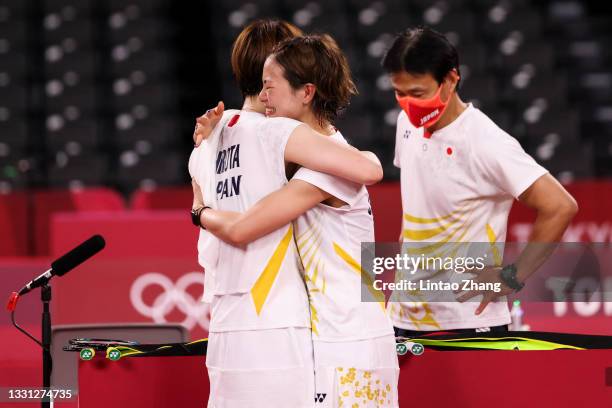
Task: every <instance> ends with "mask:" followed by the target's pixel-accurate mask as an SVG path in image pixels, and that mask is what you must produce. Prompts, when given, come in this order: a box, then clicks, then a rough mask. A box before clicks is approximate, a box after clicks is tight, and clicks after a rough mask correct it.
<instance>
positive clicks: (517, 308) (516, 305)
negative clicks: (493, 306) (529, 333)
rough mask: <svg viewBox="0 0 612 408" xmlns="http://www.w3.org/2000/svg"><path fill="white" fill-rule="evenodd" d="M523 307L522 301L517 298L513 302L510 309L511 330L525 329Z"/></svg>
mask: <svg viewBox="0 0 612 408" xmlns="http://www.w3.org/2000/svg"><path fill="white" fill-rule="evenodd" d="M523 314H524V311H523V308H522V307H521V301H520V300H518V299H516V300H515V301H514V302H512V308H511V309H510V318H511V319H512V322H511V323H510V330H511V331H521V330H523Z"/></svg>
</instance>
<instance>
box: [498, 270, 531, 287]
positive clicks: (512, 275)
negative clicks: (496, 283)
mask: <svg viewBox="0 0 612 408" xmlns="http://www.w3.org/2000/svg"><path fill="white" fill-rule="evenodd" d="M516 272H517V271H516V266H515V265H514V264H510V265H506V266H504V267H503V268H502V269H501V271H500V272H499V277H500V278H501V280H502V281H503V282H504V283H505V284H506V285H507V286H508V287H509V288H511V289H514V291H515V292H518V291H520V290H521V289H523V287H524V286H525V284H524V283H521V282H519V281H518V280H517V279H516Z"/></svg>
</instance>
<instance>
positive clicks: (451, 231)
mask: <svg viewBox="0 0 612 408" xmlns="http://www.w3.org/2000/svg"><path fill="white" fill-rule="evenodd" d="M473 208H474V207H470V206H469V205H466V206H464V207H462V208H460V209H457V210H455V211H452V212H450V213H448V214H446V215H443V216H441V217H437V218H425V217H417V216H415V215H412V214H408V213H404V220H405V221H406V222H408V223H412V224H417V225H418V226H420V227H421V228H422V227H423V226H425V225H427V224H433V225H431V226H430V228H426V229H417V228H404V230H403V231H402V236H403V237H404V238H405V239H406V240H409V241H413V242H414V241H425V240H428V239H431V238H434V237H437V236H440V237H439V238H438V239H436V240H435V242H434V243H431V244H429V245H426V246H422V247H418V248H412V247H409V248H406V249H405V250H406V252H407V253H408V254H410V255H421V254H422V255H429V256H432V255H433V256H434V257H436V258H438V257H439V258H443V257H444V256H445V255H447V254H449V253H452V254H453V255H456V252H457V251H458V248H459V245H460V243H461V242H462V240H463V238H464V237H465V236H466V235H467V233H468V231H469V225H470V223H469V221H470V216H471V214H472V212H473ZM458 223H459V225H457V224H458ZM444 233H446V236H441V235H442V234H444ZM453 238H455V239H454V241H455V242H454V243H453V244H451V245H450V246H449V244H448V243H449V242H450V241H451V240H452V239H453ZM412 295H413V296H416V298H417V299H418V301H417V302H415V306H414V307H412V308H411V307H400V308H399V310H398V311H397V314H398V315H399V317H400V319H401V318H404V317H407V318H408V319H410V321H411V322H412V324H414V326H415V328H416V329H417V330H419V329H421V328H423V329H425V328H426V327H423V326H429V327H434V328H438V329H440V325H439V323H438V322H437V321H436V319H435V318H434V313H433V310H432V309H431V306H429V304H428V303H427V302H425V301H424V299H423V297H422V295H420V294H419V293H413V294H412ZM411 309H414V313H413V310H411ZM392 310H395V308H392ZM419 311H421V312H424V314H423V316H422V317H418V314H419Z"/></svg>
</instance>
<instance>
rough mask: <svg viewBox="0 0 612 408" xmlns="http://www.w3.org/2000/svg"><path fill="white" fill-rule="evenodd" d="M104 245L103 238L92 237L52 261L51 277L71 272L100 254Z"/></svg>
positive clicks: (99, 236) (98, 236)
mask: <svg viewBox="0 0 612 408" xmlns="http://www.w3.org/2000/svg"><path fill="white" fill-rule="evenodd" d="M104 245H106V242H104V238H102V236H101V235H94V236H93V237H91V238H89V239H88V240H87V241H85V242H83V243H82V244H81V245H79V246H78V247H76V248H74V249H73V250H72V251H70V252H68V253H66V254H64V255H63V256H62V257H60V258H58V259H56V260H55V261H53V263H52V264H51V270H52V271H53V275H57V276H62V275H63V274H65V273H66V272H68V271H71V270H72V269H74V268H76V267H77V266H79V265H80V264H82V263H83V262H85V261H86V260H88V259H89V258H91V257H92V256H94V255H95V254H97V253H98V252H100V251H101V250H102V249H103V248H104Z"/></svg>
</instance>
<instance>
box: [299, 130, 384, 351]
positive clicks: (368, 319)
mask: <svg viewBox="0 0 612 408" xmlns="http://www.w3.org/2000/svg"><path fill="white" fill-rule="evenodd" d="M332 137H333V139H334V140H336V141H338V142H341V143H346V140H344V138H343V137H342V135H341V134H340V133H336V134H334V135H333V136H332ZM293 179H300V180H303V181H306V182H308V183H310V184H312V185H315V186H317V187H319V188H320V189H321V190H324V191H326V192H328V193H329V194H331V195H333V196H334V197H336V198H339V199H340V200H342V201H344V202H345V203H347V205H345V206H343V207H340V208H334V207H330V206H328V205H324V204H318V205H317V206H316V207H314V208H312V209H311V210H309V211H308V212H306V213H305V214H304V215H302V216H300V217H299V218H298V219H297V220H296V221H295V222H294V225H295V233H296V241H297V244H298V250H299V252H300V256H301V258H302V263H303V265H304V269H305V277H306V283H307V286H308V292H309V294H310V307H311V325H312V333H313V339H315V340H321V341H350V340H362V339H369V338H374V337H380V336H384V335H388V334H392V333H393V326H392V324H391V321H390V319H389V317H388V316H387V313H386V311H385V307H384V298H383V299H382V300H383V302H382V303H381V302H372V301H370V302H362V300H361V290H362V283H361V243H362V242H373V241H374V222H373V219H372V210H371V209H370V200H369V196H368V191H367V189H366V188H365V187H364V186H362V185H358V184H355V183H351V182H349V181H346V180H344V179H340V178H337V177H334V176H330V175H328V174H323V173H318V172H315V171H312V170H310V169H306V168H301V169H299V170H298V171H297V173H296V174H295V175H294V176H293Z"/></svg>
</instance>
